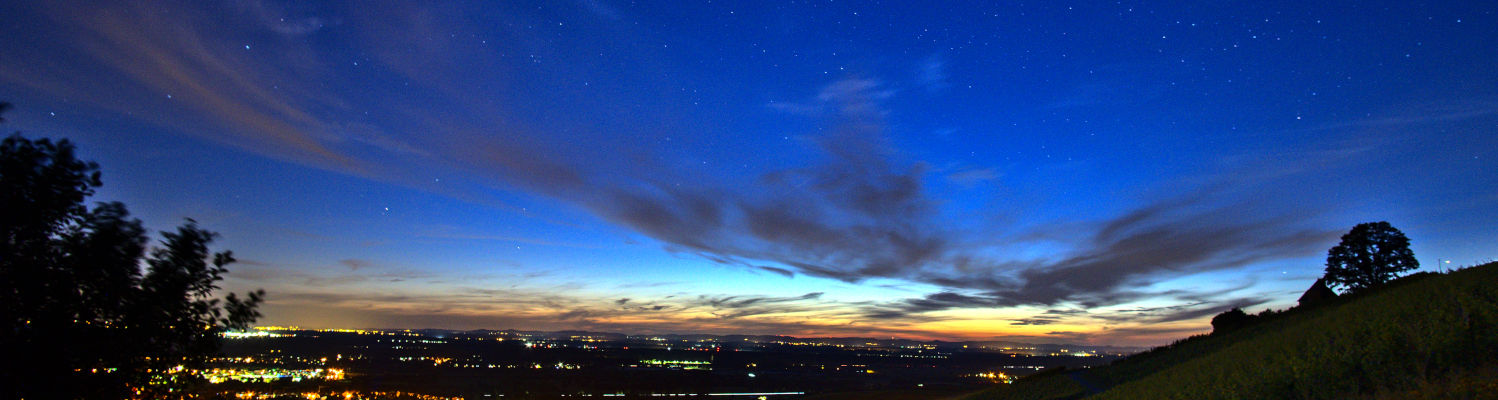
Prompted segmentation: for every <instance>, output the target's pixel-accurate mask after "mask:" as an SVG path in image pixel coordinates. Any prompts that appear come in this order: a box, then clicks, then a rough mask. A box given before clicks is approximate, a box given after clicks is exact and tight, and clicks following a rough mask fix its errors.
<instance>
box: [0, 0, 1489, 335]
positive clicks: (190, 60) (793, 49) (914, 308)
mask: <svg viewBox="0 0 1498 400" xmlns="http://www.w3.org/2000/svg"><path fill="white" fill-rule="evenodd" d="M303 3H304V2H284V3H277V2H270V1H258V0H245V1H227V2H225V1H182V2H169V1H160V2H156V1H153V2H122V1H100V2H87V1H68V2H42V1H24V0H23V1H17V2H4V5H0V15H3V16H4V20H5V21H6V23H5V24H0V32H3V39H0V100H4V101H9V102H12V103H14V104H15V106H16V108H15V110H13V111H12V112H10V113H8V114H7V115H6V116H5V117H6V119H8V120H9V121H8V122H7V123H6V124H5V125H4V129H5V130H6V131H7V132H9V131H15V130H20V131H22V132H24V133H25V134H26V135H28V136H30V137H66V138H69V139H71V140H73V141H75V142H77V143H78V145H79V147H80V148H81V153H82V155H83V157H85V158H88V159H93V160H96V161H98V162H99V163H100V164H101V166H102V169H103V172H104V186H103V187H102V188H101V189H100V190H99V192H98V195H96V196H95V197H94V198H93V200H96V201H106V200H118V201H123V202H125V203H126V204H127V205H129V207H130V208H131V209H132V210H133V211H134V213H135V214H136V216H138V217H140V218H142V219H143V220H145V221H146V224H147V226H148V227H150V228H152V229H155V230H165V229H170V228H172V227H173V226H175V225H176V224H179V223H181V222H182V218H185V217H191V218H195V219H197V220H198V221H199V222H200V223H201V224H202V225H203V226H204V227H205V228H209V229H212V230H215V231H218V232H220V233H222V235H223V236H222V238H221V239H220V240H219V241H218V242H216V244H215V245H216V246H217V247H218V248H220V249H230V250H233V251H234V252H235V254H236V255H238V257H239V258H240V259H241V262H240V263H238V264H236V265H234V266H232V268H231V273H230V277H229V279H227V280H226V281H224V286H225V288H226V289H229V290H233V291H243V290H248V289H253V288H257V287H263V288H265V289H266V290H267V291H268V292H269V303H268V304H267V305H265V306H264V307H263V311H264V313H265V318H263V319H262V321H261V322H262V323H263V324H275V325H297V326H302V327H308V328H322V327H330V328H331V327H347V328H423V327H430V328H458V329H476V328H491V329H507V328H513V329H535V330H559V329H587V330H599V331H616V332H630V333H672V332H675V333H691V332H700V333H753V334H789V335H798V336H878V337H888V336H898V337H906V338H923V339H957V340H967V339H977V340H984V339H1017V340H1025V341H1032V342H1058V343H1059V342H1071V343H1079V342H1086V343H1098V344H1161V343H1166V342H1169V341H1171V340H1174V339H1177V338H1181V337H1184V336H1187V335H1189V334H1194V333H1200V332H1204V331H1206V330H1209V329H1210V327H1209V325H1208V323H1207V320H1208V319H1209V318H1210V317H1211V316H1212V315H1214V314H1216V313H1219V312H1222V311H1224V310H1226V309H1229V308H1232V307H1243V308H1245V309H1247V310H1249V311H1250V312H1256V311H1258V310H1262V309H1265V308H1284V307H1288V306H1291V305H1293V304H1294V300H1295V299H1296V297H1298V296H1299V294H1300V292H1301V291H1303V290H1304V289H1305V288H1306V287H1308V286H1309V285H1310V284H1311V282H1312V281H1314V280H1315V279H1316V278H1317V277H1319V276H1320V274H1321V272H1322V268H1323V264H1324V260H1325V256H1326V250H1327V249H1328V248H1330V247H1332V246H1333V245H1335V244H1336V243H1337V238H1338V237H1339V236H1340V235H1341V234H1342V233H1345V232H1346V231H1347V230H1348V229H1350V228H1351V227H1352V226H1353V225H1356V224H1358V223H1361V222H1370V221H1380V220H1386V221H1389V222H1390V223H1392V224H1393V225H1394V226H1395V227H1397V228H1399V229H1401V230H1403V231H1404V232H1405V234H1406V235H1408V236H1409V237H1410V238H1411V240H1412V241H1413V249H1414V251H1415V253H1416V255H1417V257H1418V258H1419V261H1420V262H1421V264H1422V270H1435V269H1441V268H1446V267H1457V266H1462V265H1472V264H1476V263H1479V262H1482V261H1486V260H1491V259H1493V258H1495V257H1498V189H1495V188H1498V173H1495V172H1494V171H1498V134H1495V132H1498V3H1494V2H1491V1H1449V2H1410V1H1348V2H1319V1H1294V2H1259V1H1252V2H1247V1H1245V2H1197V1H1189V2H1179V3H1162V2H1107V3H1104V2H1074V3H1067V2H1050V1H1039V2H1026V3H1009V4H988V3H977V4H971V3H969V4H960V5H959V4H951V5H948V3H946V2H939V3H933V4H941V6H940V7H931V6H927V5H924V4H925V3H922V2H887V3H862V2H853V1H826V2H823V1H813V2H788V3H780V4H774V5H771V4H770V3H769V2H764V3H760V2H744V3H738V2H718V1H714V2H705V3H703V2H675V1H663V2H641V3H626V2H622V1H613V0H576V1H547V2H534V3H532V2H493V1H475V2H473V3H472V4H461V5H457V4H437V5H432V4H423V3H428V2H392V3H388V4H382V3H378V2H373V1H353V2H348V3H330V4H316V5H309V4H303ZM411 3H418V4H416V5H413V4H411ZM444 3H445V2H444ZM1447 261H1450V263H1449V264H1448V263H1447Z"/></svg>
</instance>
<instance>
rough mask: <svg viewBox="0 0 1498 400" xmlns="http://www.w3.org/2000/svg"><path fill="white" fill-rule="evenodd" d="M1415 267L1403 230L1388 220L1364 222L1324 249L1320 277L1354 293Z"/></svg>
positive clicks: (1413, 255)
mask: <svg viewBox="0 0 1498 400" xmlns="http://www.w3.org/2000/svg"><path fill="white" fill-rule="evenodd" d="M1419 267H1420V262H1419V261H1415V252H1413V251H1410V239H1409V238H1407V237H1405V236H1404V232H1400V231H1399V229H1395V228H1394V226H1393V225H1389V223H1388V222H1383V221H1379V222H1367V223H1362V224H1358V225H1357V226H1355V227H1353V228H1352V230H1351V231H1348V232H1347V234H1345V235H1342V242H1341V243H1338V244H1337V246H1336V247H1332V248H1331V249H1330V250H1327V254H1326V276H1325V277H1324V278H1323V279H1325V280H1326V283H1327V284H1328V285H1330V286H1340V287H1343V288H1346V290H1348V291H1353V292H1357V291H1361V290H1365V289H1368V288H1371V287H1374V286H1378V285H1380V284H1383V283H1384V282H1388V281H1389V280H1391V279H1394V278H1396V277H1398V276H1399V274H1400V273H1402V272H1405V271H1409V270H1412V269H1415V268H1419Z"/></svg>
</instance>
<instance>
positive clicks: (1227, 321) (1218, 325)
mask: <svg viewBox="0 0 1498 400" xmlns="http://www.w3.org/2000/svg"><path fill="white" fill-rule="evenodd" d="M1253 318H1254V317H1252V316H1249V315H1248V313H1245V312H1243V310H1242V309H1239V308H1233V309H1231V310H1227V311H1223V312H1222V314H1217V316H1216V317H1212V333H1213V334H1222V333H1224V332H1229V331H1233V330H1237V329H1238V328H1242V327H1244V326H1245V325H1248V324H1249V323H1251V322H1253Z"/></svg>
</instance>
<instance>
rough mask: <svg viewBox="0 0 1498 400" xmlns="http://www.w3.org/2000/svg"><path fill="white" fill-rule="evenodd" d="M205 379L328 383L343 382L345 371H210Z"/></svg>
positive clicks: (210, 380) (215, 381)
mask: <svg viewBox="0 0 1498 400" xmlns="http://www.w3.org/2000/svg"><path fill="white" fill-rule="evenodd" d="M201 374H202V375H203V379H207V380H208V382H209V383H222V382H227V381H238V382H271V381H275V380H279V379H288V378H289V379H291V380H292V381H293V382H301V381H302V380H304V379H322V380H326V381H337V380H343V370H342V369H337V368H328V369H322V368H318V369H290V370H288V369H279V368H271V369H218V368H214V369H210V370H207V371H203V372H202V373H201Z"/></svg>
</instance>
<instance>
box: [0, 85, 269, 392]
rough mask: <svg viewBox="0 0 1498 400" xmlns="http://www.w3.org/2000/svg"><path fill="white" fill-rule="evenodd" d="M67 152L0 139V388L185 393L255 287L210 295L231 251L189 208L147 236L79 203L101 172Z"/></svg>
mask: <svg viewBox="0 0 1498 400" xmlns="http://www.w3.org/2000/svg"><path fill="white" fill-rule="evenodd" d="M10 108H11V105H10V104H9V103H0V114H3V112H4V111H5V110H8V109H10ZM0 121H4V119H3V118H0ZM76 153H77V151H76V148H75V147H74V145H73V143H72V142H70V141H68V140H67V139H61V140H56V141H53V140H50V139H45V138H42V139H28V138H26V137H24V136H22V135H21V134H20V132H16V133H13V134H11V135H9V136H7V137H6V138H5V139H4V140H3V142H0V352H3V353H0V365H3V367H0V398H7V399H14V398H20V399H28V398H29V399H75V398H87V399H109V398H116V399H117V398H175V397H183V396H185V395H186V389H187V388H188V387H189V386H190V385H192V384H194V383H195V382H196V381H197V379H198V378H197V377H196V376H194V375H192V374H191V373H189V372H190V371H191V369H192V368H194V367H197V366H199V365H201V364H202V362H203V361H204V360H205V359H206V358H207V357H208V356H210V355H212V354H214V353H215V352H216V351H217V349H218V347H219V345H220V342H219V341H220V335H219V334H220V333H221V332H223V331H225V330H228V329H245V328H246V327H248V326H249V325H250V324H251V323H253V322H254V321H255V320H256V318H258V317H259V316H260V313H259V312H258V311H257V309H258V306H259V305H260V303H261V302H262V301H263V299H264V291H258V290H257V291H254V292H251V293H248V295H247V296H245V297H239V296H237V295H235V294H232V293H230V294H228V295H227V296H225V297H223V298H216V296H217V295H218V294H219V293H217V292H218V289H219V287H218V282H219V281H220V280H222V279H223V275H224V274H225V273H226V272H227V271H228V268H227V266H228V265H229V264H230V263H233V262H234V257H233V255H232V254H231V253H230V252H228V251H222V252H217V253H213V252H210V250H209V245H210V244H211V243H212V242H213V240H214V238H215V237H216V236H217V234H215V233H213V232H210V231H208V230H205V229H203V228H200V227H199V226H198V224H197V222H195V221H193V220H191V219H188V220H187V221H186V222H185V223H184V224H182V225H181V226H179V227H177V229H176V230H174V231H171V232H162V233H161V239H160V241H159V242H158V243H157V244H156V245H155V246H150V245H149V240H150V239H149V237H148V236H147V234H146V230H145V228H144V226H143V225H142V223H141V221H140V220H139V219H135V218H131V216H130V213H129V211H128V210H127V209H126V207H125V205H124V204H121V203H119V202H104V203H98V204H95V205H94V206H93V207H89V206H87V205H85V203H84V202H85V200H87V199H88V198H89V197H90V196H92V195H93V194H94V189H95V188H96V187H99V186H100V185H102V184H103V180H102V179H101V174H100V171H99V165H98V164H97V163H94V162H92V161H84V160H80V159H78V158H77V154H76ZM142 265H144V268H142Z"/></svg>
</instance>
